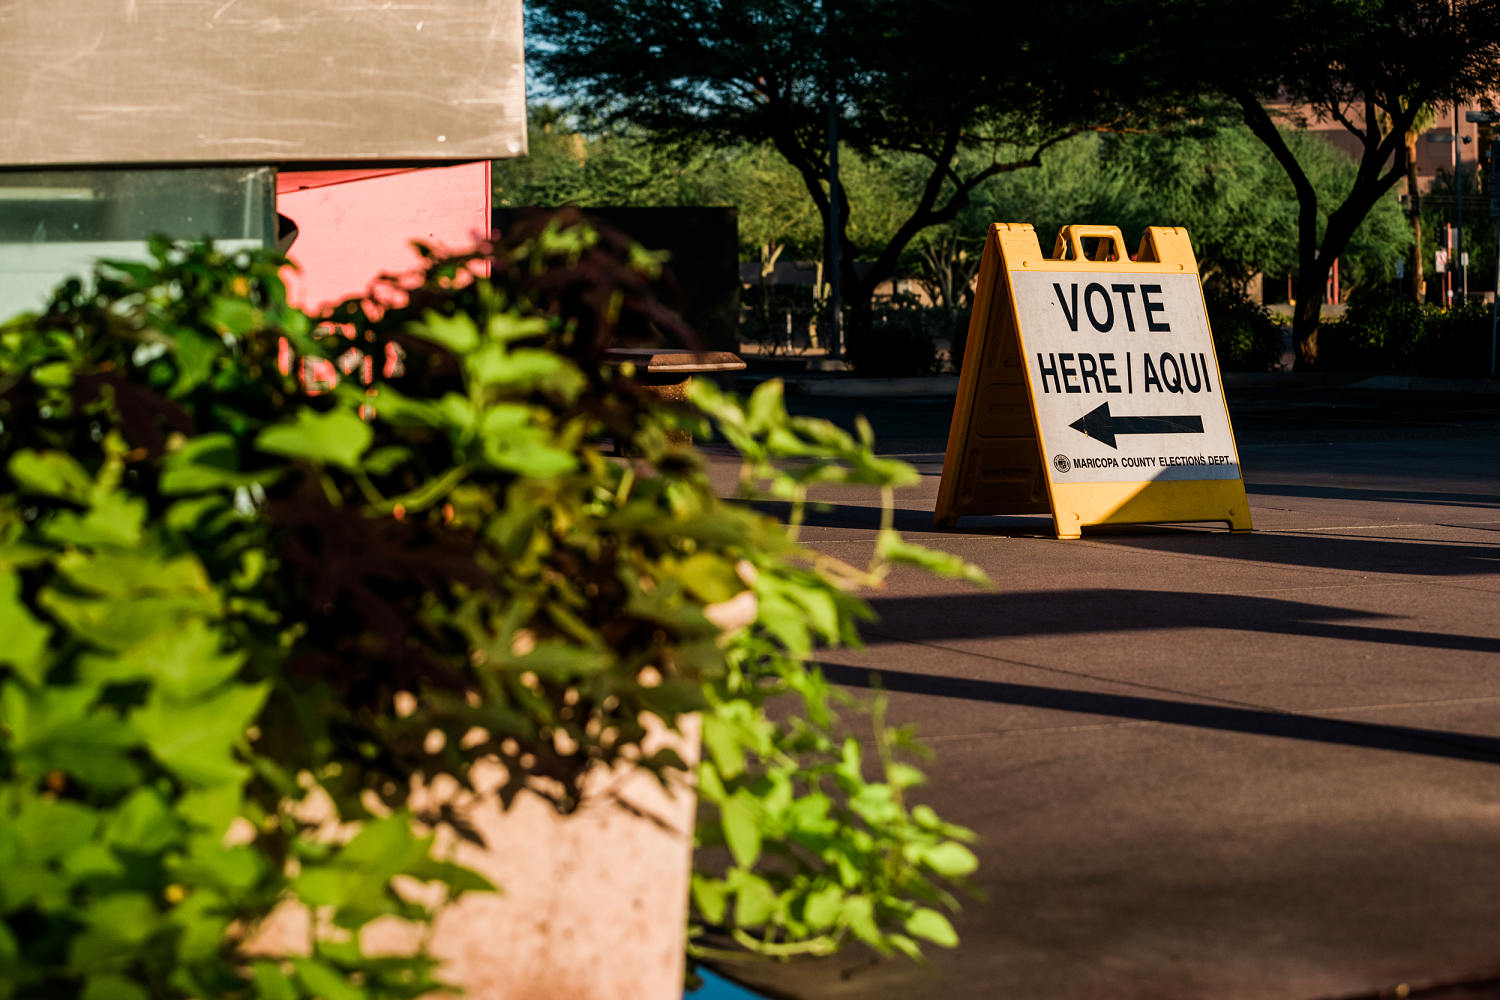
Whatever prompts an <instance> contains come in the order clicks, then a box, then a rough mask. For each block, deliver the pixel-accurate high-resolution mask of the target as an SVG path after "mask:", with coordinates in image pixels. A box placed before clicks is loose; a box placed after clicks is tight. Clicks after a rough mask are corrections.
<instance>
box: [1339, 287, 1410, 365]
mask: <svg viewBox="0 0 1500 1000" xmlns="http://www.w3.org/2000/svg"><path fill="white" fill-rule="evenodd" d="M1433 312H1435V310H1433V309H1431V307H1426V306H1423V305H1421V304H1419V303H1417V302H1414V301H1412V300H1411V299H1410V298H1408V297H1406V296H1404V295H1401V294H1400V293H1399V292H1397V291H1395V290H1393V289H1389V288H1366V289H1363V290H1361V291H1360V292H1358V293H1357V294H1355V295H1354V296H1353V298H1352V299H1351V300H1350V302H1349V308H1348V310H1347V311H1346V312H1345V313H1344V318H1343V319H1342V320H1341V321H1339V322H1336V323H1325V324H1324V325H1323V326H1322V327H1321V328H1320V329H1319V330H1318V367H1319V368H1322V369H1325V370H1328V371H1412V370H1413V369H1414V368H1415V367H1416V365H1417V362H1418V359H1419V358H1420V357H1421V356H1422V354H1423V351H1424V342H1425V341H1426V339H1427V337H1428V328H1429V325H1430V320H1431V316H1432V313H1433Z"/></svg>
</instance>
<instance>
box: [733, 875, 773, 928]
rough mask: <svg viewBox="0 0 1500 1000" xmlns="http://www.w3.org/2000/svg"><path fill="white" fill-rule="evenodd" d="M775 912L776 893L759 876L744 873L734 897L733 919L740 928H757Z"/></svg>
mask: <svg viewBox="0 0 1500 1000" xmlns="http://www.w3.org/2000/svg"><path fill="white" fill-rule="evenodd" d="M775 912H776V893H775V891H773V890H772V889H771V886H770V884H769V883H767V882H766V880H765V879H763V878H761V877H760V876H759V875H751V874H748V873H744V874H743V876H742V877H741V878H740V880H739V885H738V887H737V888H736V890H735V897H734V919H735V923H737V924H739V925H740V926H741V927H759V926H760V925H761V924H764V923H765V922H766V921H768V920H770V919H771V915H772V914H774V913H775Z"/></svg>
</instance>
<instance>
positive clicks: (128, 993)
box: [78, 974, 151, 1000]
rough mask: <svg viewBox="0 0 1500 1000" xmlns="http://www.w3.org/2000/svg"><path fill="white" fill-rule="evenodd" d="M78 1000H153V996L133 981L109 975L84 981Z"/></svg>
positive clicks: (92, 977) (91, 977)
mask: <svg viewBox="0 0 1500 1000" xmlns="http://www.w3.org/2000/svg"><path fill="white" fill-rule="evenodd" d="M78 1000H151V994H149V993H147V992H146V991H145V989H144V988H142V987H141V986H140V984H138V983H136V982H135V981H134V980H132V979H128V978H126V977H125V976H119V975H113V974H107V975H102V976H90V977H88V979H86V980H84V983H83V992H81V993H79V994H78Z"/></svg>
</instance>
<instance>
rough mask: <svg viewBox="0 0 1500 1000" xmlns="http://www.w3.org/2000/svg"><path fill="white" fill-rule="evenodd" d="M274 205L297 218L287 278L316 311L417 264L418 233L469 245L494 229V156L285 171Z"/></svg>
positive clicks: (441, 243) (296, 296) (295, 298)
mask: <svg viewBox="0 0 1500 1000" xmlns="http://www.w3.org/2000/svg"><path fill="white" fill-rule="evenodd" d="M276 210H277V211H278V212H280V213H281V214H282V215H285V216H287V217H289V218H290V219H291V220H292V221H293V222H295V223H296V224H297V228H298V230H299V233H298V235H297V241H296V243H294V244H293V245H292V248H291V250H290V251H289V253H288V256H289V257H290V258H291V259H292V262H293V263H295V264H296V265H297V268H298V269H297V270H292V269H290V268H289V269H287V271H286V272H285V273H284V275H283V277H284V278H285V279H286V283H287V294H288V297H289V298H290V299H291V301H292V303H293V304H294V305H298V306H301V307H302V308H303V309H306V310H308V311H309V312H316V311H317V310H319V309H321V308H322V307H324V306H328V305H332V304H333V303H335V302H338V301H340V300H342V299H345V298H348V297H349V296H352V295H359V294H361V293H363V292H364V291H365V290H366V289H367V288H369V286H370V284H371V283H372V282H373V281H374V280H375V278H376V277H377V276H378V275H380V274H381V273H384V272H395V273H404V272H407V271H411V270H413V269H415V268H416V267H417V265H418V263H419V262H420V258H419V257H418V256H417V254H416V253H415V252H414V251H413V250H412V248H411V244H412V242H413V241H414V240H420V241H422V242H424V243H430V244H433V245H434V246H437V247H440V248H442V249H446V250H467V249H469V248H471V247H473V246H474V244H475V242H476V241H477V240H478V239H480V238H482V237H483V236H485V235H486V234H487V233H488V232H489V228H490V164H489V161H488V160H482V161H480V162H478V163H463V164H459V165H458V166H453V167H426V168H418V169H407V168H395V169H384V170H379V169H377V170H318V171H282V172H281V173H280V174H279V175H278V176H277V181H276Z"/></svg>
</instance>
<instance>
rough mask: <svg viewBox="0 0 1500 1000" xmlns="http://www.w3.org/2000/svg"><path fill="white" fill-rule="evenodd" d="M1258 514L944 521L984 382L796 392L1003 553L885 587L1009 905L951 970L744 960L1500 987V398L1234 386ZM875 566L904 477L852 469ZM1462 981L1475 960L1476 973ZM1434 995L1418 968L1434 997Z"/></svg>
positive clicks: (810, 970) (997, 979)
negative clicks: (863, 417)
mask: <svg viewBox="0 0 1500 1000" xmlns="http://www.w3.org/2000/svg"><path fill="white" fill-rule="evenodd" d="M1229 400H1230V406H1231V413H1232V416H1233V419H1234V424H1235V430H1236V435H1237V438H1238V442H1239V449H1240V455H1241V460H1242V466H1243V469H1244V473H1245V479H1246V486H1247V489H1248V492H1249V497H1250V503H1251V511H1252V517H1253V519H1254V525H1255V531H1254V533H1252V534H1249V535H1231V534H1229V533H1228V532H1227V531H1226V530H1224V528H1223V527H1222V526H1147V527H1111V528H1100V529H1094V530H1088V529H1085V532H1084V537H1083V539H1082V540H1079V541H1058V540H1056V539H1054V538H1053V537H1051V533H1050V523H1049V522H1048V521H1047V520H1046V519H1045V518H1036V517H1030V518H1027V517H1016V518H963V519H961V520H960V521H959V524H958V526H957V528H956V529H954V530H941V531H939V530H935V529H934V528H933V527H932V509H933V504H934V502H935V499H936V496H937V488H938V482H939V478H940V475H941V467H942V457H943V446H944V441H945V438H946V434H947V429H948V421H949V416H950V414H951V406H952V401H951V398H944V397H930V398H921V397H918V398H902V399H894V398H886V399H880V398H872V399H824V398H819V397H800V398H799V397H794V398H793V399H792V400H791V402H792V405H793V408H794V409H796V410H800V411H802V412H806V413H810V414H813V415H819V416H827V417H830V418H832V419H835V420H838V421H839V422H843V423H848V422H849V421H850V420H851V419H852V416H853V414H854V413H855V412H865V413H868V414H869V415H870V417H871V419H872V422H873V423H874V425H875V427H876V430H877V434H878V435H879V436H880V438H881V440H882V451H884V452H886V453H889V454H898V455H901V456H903V457H905V458H907V459H908V460H909V461H912V462H913V463H914V464H915V465H916V466H917V468H918V469H919V471H920V472H921V474H922V481H921V484H920V485H919V486H917V487H915V488H913V489H911V490H908V491H905V492H904V493H903V494H899V495H898V501H897V503H898V507H899V508H900V510H899V512H898V515H897V525H898V527H900V528H901V529H902V530H903V531H905V532H906V533H907V534H908V536H909V537H911V538H913V539H914V540H919V541H921V542H922V543H924V544H926V545H930V546H934V547H936V548H940V549H943V550H946V551H950V552H955V553H958V554H961V555H962V556H964V557H965V558H966V559H969V560H971V561H973V562H975V563H978V564H979V565H980V566H982V567H983V568H984V569H985V570H986V571H987V572H988V573H989V574H990V576H991V577H992V578H993V579H994V580H995V582H996V584H997V586H998V590H997V591H995V592H979V591H975V590H973V589H971V588H968V587H966V586H963V585H960V584H956V583H951V582H946V581H939V580H934V579H932V578H930V577H927V576H923V575H920V574H917V573H915V572H910V573H908V572H901V573H898V574H896V575H895V576H893V578H892V579H891V580H890V582H889V585H888V587H887V589H886V590H885V591H884V592H882V593H879V594H877V595H874V599H873V603H874V606H875V608H876V610H877V612H878V613H879V615H880V620H879V622H878V623H876V624H874V625H871V626H870V627H869V628H867V629H866V630H865V635H866V639H867V641H868V643H869V645H868V648H867V649H865V650H863V651H859V652H848V651H838V652H833V653H830V654H829V655H828V656H827V657H826V659H825V662H826V663H827V664H828V670H829V672H830V673H831V674H832V675H833V676H834V677H835V678H836V679H838V680H839V681H841V682H842V683H846V684H848V685H850V686H852V687H856V688H858V687H865V686H868V685H869V684H870V683H871V677H872V675H874V674H878V676H879V682H880V684H881V685H882V686H883V687H884V688H885V689H886V690H887V691H888V692H890V693H891V709H890V714H891V717H892V720H893V721H901V722H911V723H915V724H916V726H917V728H918V730H919V732H920V733H921V734H922V735H923V736H924V738H925V740H926V742H927V743H928V745H929V746H931V747H932V748H933V749H934V750H935V751H936V753H937V757H936V760H935V761H934V762H933V763H932V764H930V765H929V766H928V768H927V771H928V774H929V777H930V783H929V784H928V785H927V786H926V787H925V788H924V789H923V797H924V798H925V801H927V802H929V803H931V804H932V805H933V806H935V807H936V808H937V809H938V811H939V812H940V813H941V814H942V815H944V816H945V817H946V818H949V819H951V820H953V821H955V822H959V823H963V824H965V825H967V826H969V827H971V828H973V829H974V830H975V831H976V832H977V833H978V834H979V836H980V842H979V846H978V854H979V857H980V860H981V868H980V871H979V873H978V875H977V877H976V880H975V881H976V884H977V886H978V888H979V889H980V890H981V892H982V894H983V898H982V899H975V900H971V901H969V902H968V903H966V905H965V908H964V911H963V912H962V914H960V915H959V917H958V919H957V920H956V921H955V924H956V926H957V928H958V931H959V934H960V936H961V938H962V944H961V946H960V947H959V948H957V949H956V950H952V951H943V950H940V949H933V950H932V953H931V963H930V964H929V965H919V964H914V963H911V962H908V961H905V960H898V959H883V958H879V957H876V956H873V955H871V954H870V953H868V952H865V951H863V950H860V949H853V950H850V951H848V952H846V953H845V954H842V955H839V956H836V957H834V958H831V959H826V960H820V961H816V962H811V963H799V964H797V965H793V966H769V967H768V966H755V967H746V968H733V969H728V970H727V971H729V972H730V974H731V975H733V976H734V978H736V979H738V980H740V981H742V982H745V983H746V984H748V985H752V986H755V987H756V988H757V989H759V990H761V991H762V992H764V993H766V994H767V995H768V996H776V997H796V998H808V1000H811V998H819V1000H822V998H829V1000H833V998H842V997H859V998H901V1000H923V998H941V1000H966V998H986V1000H988V998H998V997H1006V998H1022V1000H1085V998H1087V1000H1100V998H1103V1000H1134V998H1142V1000H1144V998H1151V1000H1175V998H1200V997H1201V998H1213V1000H1238V998H1246V1000H1249V998H1278V1000H1287V998H1290V1000H1315V998H1355V997H1373V996H1413V997H1420V996H1428V997H1433V998H1437V997H1440V996H1441V997H1444V998H1447V997H1459V996H1463V997H1468V998H1470V1000H1475V998H1479V997H1485V996H1496V997H1500V986H1497V983H1500V615H1497V614H1496V607H1497V597H1500V396H1495V395H1490V396H1484V395H1480V394H1472V395H1470V394H1463V393H1451V392H1450V393H1424V392H1410V391H1382V390H1370V389H1354V388H1340V387H1329V386H1326V385H1319V384H1313V383H1308V382H1304V381H1299V380H1297V379H1293V378H1289V379H1287V380H1286V382H1285V383H1282V384H1272V385H1256V386H1248V387H1239V388H1236V387H1234V386H1232V385H1231V386H1230V388H1229ZM826 499H828V500H829V501H830V502H831V504H832V506H831V507H830V509H828V510H826V511H823V512H821V513H817V514H814V515H813V516H812V517H810V519H809V524H808V527H807V528H806V529H805V533H804V537H805V538H806V539H807V540H808V541H810V542H811V543H812V544H813V545H814V546H816V547H818V548H820V549H824V550H826V551H828V552H831V553H835V554H838V555H840V556H844V557H847V558H850V559H855V560H858V559H861V558H863V556H864V554H865V553H866V552H867V551H868V549H869V546H870V544H871V541H872V529H873V527H874V526H875V524H876V523H877V521H876V518H877V514H878V511H877V501H876V499H875V498H874V497H873V496H869V495H865V494H862V493H860V492H859V491H852V490H851V491H842V492H837V493H830V494H828V495H827V497H826ZM1461 984H1468V985H1467V986H1464V985H1461ZM1403 988H1404V990H1405V992H1402V990H1403Z"/></svg>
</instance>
